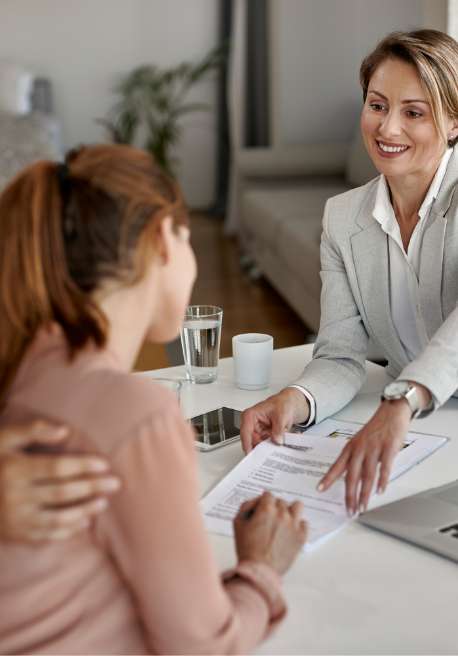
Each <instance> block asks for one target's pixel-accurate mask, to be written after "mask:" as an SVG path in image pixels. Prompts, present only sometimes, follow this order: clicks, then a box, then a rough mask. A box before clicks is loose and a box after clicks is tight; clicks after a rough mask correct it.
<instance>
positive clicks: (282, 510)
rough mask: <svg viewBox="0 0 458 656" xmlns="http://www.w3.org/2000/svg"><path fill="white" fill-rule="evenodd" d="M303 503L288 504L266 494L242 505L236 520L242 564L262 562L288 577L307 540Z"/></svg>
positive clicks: (268, 493)
mask: <svg viewBox="0 0 458 656" xmlns="http://www.w3.org/2000/svg"><path fill="white" fill-rule="evenodd" d="M302 510H303V505H302V503H301V502H300V501H295V502H294V503H291V504H287V503H286V501H283V500H282V499H278V498H276V497H274V496H273V495H272V494H271V493H270V492H264V494H262V495H261V496H260V497H257V498H256V499H250V501H246V502H245V503H243V504H242V505H241V506H240V510H239V512H238V514H237V516H236V518H235V520H234V533H235V546H236V550H237V556H238V559H239V561H242V560H251V561H255V562H262V563H265V564H266V565H269V566H270V567H272V568H273V569H274V570H275V571H276V572H278V574H280V575H281V574H284V573H285V572H286V571H287V570H288V569H289V568H290V567H291V565H292V563H293V562H294V560H295V558H296V556H297V554H298V553H299V551H300V550H301V547H302V546H303V544H304V543H305V541H306V539H307V525H306V523H305V521H304V520H303V519H301V516H302Z"/></svg>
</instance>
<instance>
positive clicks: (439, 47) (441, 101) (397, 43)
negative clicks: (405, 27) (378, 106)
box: [359, 30, 458, 146]
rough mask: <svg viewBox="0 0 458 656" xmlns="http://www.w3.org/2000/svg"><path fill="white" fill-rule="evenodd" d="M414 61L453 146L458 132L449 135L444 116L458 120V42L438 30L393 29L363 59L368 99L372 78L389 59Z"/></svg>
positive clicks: (436, 120)
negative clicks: (453, 136) (451, 137)
mask: <svg viewBox="0 0 458 656" xmlns="http://www.w3.org/2000/svg"><path fill="white" fill-rule="evenodd" d="M390 58H392V59H400V60H402V61H404V62H407V63H409V64H412V66H414V67H415V69H416V71H417V73H418V76H419V78H420V80H421V82H422V84H423V86H424V89H425V91H426V94H427V96H428V100H429V102H430V103H431V111H432V115H433V120H434V123H435V125H436V128H437V131H438V132H439V134H440V135H441V136H442V138H443V139H444V141H445V142H447V143H448V145H449V146H454V145H455V143H456V142H457V141H458V136H457V137H455V138H454V139H448V138H447V134H446V130H445V124H444V117H445V116H448V117H449V118H451V119H452V120H458V43H457V42H456V41H455V39H453V38H452V37H451V36H449V35H448V34H445V33H444V32H439V31H438V30H415V31H413V32H392V33H391V34H388V36H386V37H385V38H384V39H382V41H380V43H379V44H378V45H377V47H376V48H375V50H373V52H371V53H370V54H369V55H368V56H367V57H366V58H365V59H364V60H363V62H362V64H361V69H360V74H359V79H360V83H361V86H362V88H363V98H364V100H366V96H367V89H368V86H369V82H370V79H371V77H372V75H373V74H374V72H375V70H376V68H377V67H378V66H379V65H380V64H381V63H382V62H384V61H385V60H386V59H390Z"/></svg>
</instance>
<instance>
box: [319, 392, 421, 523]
mask: <svg viewBox="0 0 458 656" xmlns="http://www.w3.org/2000/svg"><path fill="white" fill-rule="evenodd" d="M410 418H411V410H410V408H409V406H408V404H407V401H405V400H404V399H400V400H398V401H389V402H388V401H383V402H382V403H381V405H380V406H379V408H378V410H377V412H376V413H375V414H374V416H373V417H372V419H370V420H369V422H368V423H367V424H366V425H365V426H364V427H363V428H362V429H361V430H360V431H359V432H358V433H357V434H356V435H355V436H354V437H353V438H352V439H351V440H350V441H349V442H348V443H347V445H346V447H345V448H344V449H343V451H342V453H341V454H340V456H339V458H338V459H337V460H336V462H335V463H334V464H333V465H332V467H331V468H330V469H329V471H328V472H327V474H326V475H325V476H324V477H323V478H322V479H321V481H320V483H319V485H318V489H319V490H320V491H324V490H327V489H328V488H329V487H331V485H332V484H333V483H334V482H335V481H336V480H337V479H338V478H340V476H342V474H344V473H345V503H346V506H347V511H348V513H349V514H351V515H354V514H355V513H356V512H358V511H359V512H363V511H364V510H366V509H367V504H368V502H369V497H370V495H371V492H372V489H373V487H374V483H375V479H376V477H377V470H379V471H378V482H377V493H381V492H384V491H385V489H386V486H387V485H388V481H389V478H390V472H391V467H392V465H393V460H394V458H395V457H396V454H397V453H398V452H399V450H400V448H401V446H402V444H403V441H404V438H405V436H406V434H407V431H408V428H409V424H410Z"/></svg>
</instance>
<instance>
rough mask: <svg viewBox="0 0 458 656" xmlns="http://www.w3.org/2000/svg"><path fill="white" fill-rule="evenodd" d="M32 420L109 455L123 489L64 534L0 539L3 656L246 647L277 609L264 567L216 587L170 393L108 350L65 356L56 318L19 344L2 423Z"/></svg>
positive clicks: (240, 572) (189, 442) (73, 447)
mask: <svg viewBox="0 0 458 656" xmlns="http://www.w3.org/2000/svg"><path fill="white" fill-rule="evenodd" d="M37 415H39V416H46V417H48V418H50V419H53V420H57V421H59V422H65V423H66V424H68V425H70V426H72V427H73V428H74V432H75V435H74V437H72V439H71V440H70V441H69V442H68V444H67V445H66V450H67V451H72V452H78V451H86V452H87V451H90V452H93V453H99V454H103V455H104V456H106V457H108V458H109V460H110V461H111V463H112V466H113V470H114V471H115V472H116V473H117V474H118V475H119V476H120V477H121V479H122V481H123V487H122V490H121V492H119V493H118V494H117V495H116V496H115V497H113V498H112V500H111V504H110V507H109V510H108V511H106V512H105V513H103V514H102V515H100V516H99V517H98V518H97V519H95V520H94V521H93V523H92V526H91V528H90V529H89V530H87V531H84V532H82V533H81V534H80V535H78V536H77V537H75V538H73V539H71V540H68V541H65V542H53V543H42V544H40V545H38V546H37V545H35V546H31V545H27V544H18V543H4V544H0V572H1V574H0V653H2V654H17V653H21V654H22V653H52V654H57V653H60V654H69V653H71V654H83V653H84V654H146V653H167V654H179V653H188V654H191V653H193V654H197V653H205V654H216V653H218V654H224V653H243V652H247V651H249V650H251V649H252V648H253V647H254V646H255V645H256V644H257V643H258V642H259V641H260V640H262V639H263V638H264V637H265V636H266V635H267V634H268V632H269V631H270V629H271V628H272V626H273V625H274V624H275V623H276V622H278V621H279V620H280V619H281V618H282V617H283V616H284V613H285V605H284V602H283V599H282V596H281V592H280V581H279V578H278V577H277V575H276V574H275V572H274V571H273V570H271V569H270V568H269V567H267V566H265V565H261V564H256V563H250V562H245V563H242V564H241V565H239V566H238V567H237V568H236V569H235V570H234V571H232V572H231V573H227V574H226V575H225V576H224V582H222V580H221V578H220V576H219V574H218V571H217V567H216V564H215V560H214V557H213V554H212V552H211V549H210V545H209V541H208V539H207V535H206V533H205V530H204V526H203V522H202V518H201V515H200V510H199V494H198V484H197V463H196V457H195V452H194V445H193V435H192V432H191V429H190V427H189V426H188V424H187V423H186V422H185V421H184V419H183V417H182V415H181V413H180V410H179V407H178V404H177V402H176V400H175V398H174V396H173V395H172V394H171V393H170V392H169V391H168V390H166V389H164V388H162V387H160V386H158V385H157V384H155V383H153V382H152V381H151V379H148V378H146V377H140V376H132V375H131V374H128V373H127V372H125V371H123V370H122V368H121V367H120V365H119V363H118V362H117V360H116V358H115V357H114V355H113V354H111V353H110V352H108V351H95V350H94V349H92V348H91V349H87V350H85V352H83V353H81V354H80V355H79V356H78V357H77V358H76V360H75V361H74V362H72V363H71V364H69V363H68V361H67V359H66V350H65V342H64V339H63V337H62V334H61V332H60V329H59V328H57V327H54V328H53V329H52V330H48V331H44V330H43V331H41V333H40V335H39V336H38V337H37V339H36V340H35V342H34V343H33V345H32V346H31V347H30V349H29V350H28V352H27V354H26V356H25V358H24V360H23V362H22V364H21V367H20V370H19V372H18V374H17V376H16V378H15V380H14V382H13V385H12V387H11V389H10V392H9V394H8V398H7V407H6V411H5V412H4V413H3V414H2V419H1V423H2V424H5V423H7V422H8V421H11V420H24V419H27V418H30V417H35V416H37Z"/></svg>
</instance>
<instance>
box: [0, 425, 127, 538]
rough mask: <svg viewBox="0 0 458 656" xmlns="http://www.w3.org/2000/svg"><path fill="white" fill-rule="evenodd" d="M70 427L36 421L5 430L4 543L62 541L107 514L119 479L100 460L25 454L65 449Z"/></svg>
mask: <svg viewBox="0 0 458 656" xmlns="http://www.w3.org/2000/svg"><path fill="white" fill-rule="evenodd" d="M68 435H69V431H68V429H67V428H65V427H62V426H61V427H57V426H54V425H52V424H49V423H46V422H43V421H35V422H32V423H28V424H23V425H17V426H11V427H7V428H3V429H1V430H0V539H6V540H16V541H30V542H33V541H39V540H62V539H66V538H69V537H71V536H72V535H73V534H74V533H77V532H78V531H80V530H82V529H84V528H87V527H88V526H89V524H90V520H91V518H92V517H93V516H94V515H95V514H97V513H100V512H101V511H103V510H104V509H105V508H106V507H107V505H108V500H107V496H108V495H110V494H112V493H113V492H115V491H116V490H118V489H119V487H120V481H119V479H117V478H115V477H114V476H113V475H112V474H111V473H110V471H109V465H108V464H107V463H106V461H105V460H103V459H102V458H100V457H97V456H91V455H65V454H61V455H58V454H57V455H54V454H53V455H42V454H38V453H25V452H24V451H23V449H25V448H26V447H28V446H30V445H32V444H46V445H48V446H49V445H59V444H60V443H62V442H63V441H64V440H65V439H66V438H67V437H68Z"/></svg>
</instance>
